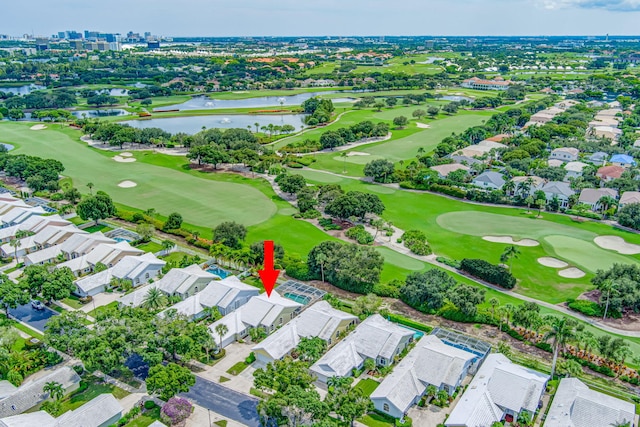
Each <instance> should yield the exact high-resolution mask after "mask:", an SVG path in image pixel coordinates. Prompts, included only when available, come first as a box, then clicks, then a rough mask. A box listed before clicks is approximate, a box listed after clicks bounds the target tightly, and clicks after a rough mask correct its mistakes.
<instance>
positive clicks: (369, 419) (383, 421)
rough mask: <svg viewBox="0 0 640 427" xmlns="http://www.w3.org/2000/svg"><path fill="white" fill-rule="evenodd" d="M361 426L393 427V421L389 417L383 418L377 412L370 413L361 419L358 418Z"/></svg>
mask: <svg viewBox="0 0 640 427" xmlns="http://www.w3.org/2000/svg"><path fill="white" fill-rule="evenodd" d="M358 421H360V422H361V423H362V424H364V425H366V426H369V427H393V426H394V425H395V420H394V419H393V418H390V417H385V416H383V415H381V414H378V413H377V412H371V413H369V414H367V415H365V416H364V417H362V418H358Z"/></svg>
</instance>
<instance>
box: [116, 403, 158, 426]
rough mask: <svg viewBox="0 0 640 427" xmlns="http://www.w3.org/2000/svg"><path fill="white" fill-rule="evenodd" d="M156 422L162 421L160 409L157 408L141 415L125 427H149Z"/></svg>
mask: <svg viewBox="0 0 640 427" xmlns="http://www.w3.org/2000/svg"><path fill="white" fill-rule="evenodd" d="M154 421H160V407H159V406H156V407H155V408H153V409H150V410H147V411H146V412H145V413H144V414H141V415H139V416H138V417H136V418H134V419H133V420H131V421H129V422H128V423H127V424H125V425H124V426H123V427H147V426H149V425H151V424H153V422H154Z"/></svg>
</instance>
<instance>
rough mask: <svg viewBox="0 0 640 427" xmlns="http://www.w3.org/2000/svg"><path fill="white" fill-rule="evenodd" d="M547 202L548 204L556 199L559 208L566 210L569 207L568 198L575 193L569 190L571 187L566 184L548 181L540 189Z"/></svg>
mask: <svg viewBox="0 0 640 427" xmlns="http://www.w3.org/2000/svg"><path fill="white" fill-rule="evenodd" d="M541 190H542V191H543V192H544V194H545V196H546V198H547V202H550V201H551V200H552V199H553V198H554V197H557V198H558V200H559V201H560V207H561V208H566V207H568V206H569V197H571V196H573V195H574V194H575V191H573V190H572V189H571V186H570V185H569V183H567V182H560V181H549V182H547V183H546V184H545V185H544V186H543V187H542V189H541Z"/></svg>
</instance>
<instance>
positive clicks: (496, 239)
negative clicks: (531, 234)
mask: <svg viewBox="0 0 640 427" xmlns="http://www.w3.org/2000/svg"><path fill="white" fill-rule="evenodd" d="M482 239H483V240H486V241H487V242H493V243H507V244H509V245H516V246H538V245H539V244H540V243H538V242H537V241H535V240H532V239H522V240H518V241H515V240H513V237H511V236H484V237H482Z"/></svg>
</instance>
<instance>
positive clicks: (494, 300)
mask: <svg viewBox="0 0 640 427" xmlns="http://www.w3.org/2000/svg"><path fill="white" fill-rule="evenodd" d="M489 304H490V305H491V318H492V319H495V318H496V307H498V306H499V305H500V301H499V300H498V298H495V297H494V298H491V299H490V300H489Z"/></svg>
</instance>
